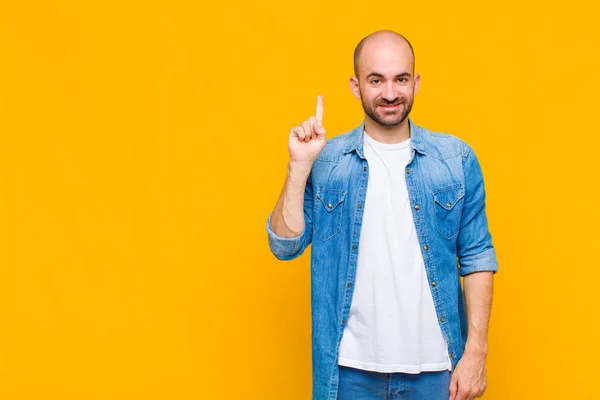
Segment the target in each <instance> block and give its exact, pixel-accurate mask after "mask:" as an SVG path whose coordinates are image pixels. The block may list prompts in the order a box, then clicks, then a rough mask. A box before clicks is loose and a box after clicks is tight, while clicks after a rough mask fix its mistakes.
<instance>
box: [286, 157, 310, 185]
mask: <svg viewBox="0 0 600 400" xmlns="http://www.w3.org/2000/svg"><path fill="white" fill-rule="evenodd" d="M311 169H312V162H300V161H292V160H290V162H289V163H288V168H287V173H288V176H289V177H290V178H292V180H294V181H298V180H299V181H304V182H306V179H308V176H309V175H310V170H311Z"/></svg>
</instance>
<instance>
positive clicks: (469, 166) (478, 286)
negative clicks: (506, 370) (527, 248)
mask: <svg viewBox="0 0 600 400" xmlns="http://www.w3.org/2000/svg"><path fill="white" fill-rule="evenodd" d="M463 170H464V174H465V203H464V205H463V214H462V216H461V226H460V231H459V234H458V238H457V242H456V246H457V257H458V262H459V265H460V275H461V276H464V294H465V306H466V309H467V322H468V333H467V343H466V347H465V352H464V354H463V356H462V358H461V360H460V361H459V363H458V365H457V366H456V369H455V371H454V373H453V374H452V380H451V382H450V400H472V399H475V398H476V397H481V396H483V393H484V392H485V389H486V387H487V378H486V366H485V363H486V357H487V348H488V345H487V343H488V342H487V335H488V325H489V319H490V312H491V307H492V291H493V279H494V278H493V276H494V274H495V273H496V271H497V270H498V260H497V258H496V250H495V248H494V246H493V244H492V236H491V234H490V232H489V230H488V221H487V216H486V213H485V188H484V182H483V174H482V172H481V166H480V165H479V162H478V160H477V157H476V156H475V153H474V152H473V150H472V149H471V148H470V147H469V146H468V145H465V148H464V151H463Z"/></svg>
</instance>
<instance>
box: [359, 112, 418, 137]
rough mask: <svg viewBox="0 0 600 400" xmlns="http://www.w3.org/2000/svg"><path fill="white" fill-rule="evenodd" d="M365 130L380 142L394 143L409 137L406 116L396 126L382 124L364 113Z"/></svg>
mask: <svg viewBox="0 0 600 400" xmlns="http://www.w3.org/2000/svg"><path fill="white" fill-rule="evenodd" d="M365 131H366V132H367V133H368V134H369V136H371V137H372V138H373V139H375V140H377V141H378V142H381V143H387V144H394V143H400V142H403V141H405V140H406V139H408V138H410V125H409V123H408V116H407V117H406V118H405V119H404V121H402V122H401V123H400V125H396V126H382V125H379V124H378V123H377V122H375V121H373V120H372V119H371V118H369V116H368V115H365Z"/></svg>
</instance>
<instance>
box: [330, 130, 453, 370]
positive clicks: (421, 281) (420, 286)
mask: <svg viewBox="0 0 600 400" xmlns="http://www.w3.org/2000/svg"><path fill="white" fill-rule="evenodd" d="M364 138H365V139H364V154H365V158H366V159H367V162H368V164H369V184H368V186H367V197H366V200H365V205H364V216H363V222H362V228H361V234H360V242H359V247H358V248H359V251H358V263H357V267H356V268H357V271H356V283H355V286H354V294H353V299H352V304H351V307H350V315H349V318H348V323H347V325H346V327H345V330H344V334H343V337H342V342H341V345H340V354H339V358H338V364H339V365H344V366H348V367H353V368H359V369H364V370H369V371H377V372H404V373H419V372H421V371H442V370H446V369H448V370H449V369H451V363H450V358H449V356H448V350H447V344H446V340H445V339H444V337H443V335H442V331H441V328H440V326H439V324H438V321H437V316H436V313H435V308H434V305H433V297H432V295H431V289H430V288H429V283H428V281H427V275H426V274H425V265H424V262H423V256H422V254H421V249H420V246H419V242H418V240H417V232H416V229H415V224H414V220H413V215H412V210H411V206H410V202H409V199H408V190H407V188H406V178H405V167H406V165H407V164H408V162H409V161H410V159H411V156H412V147H411V146H410V139H407V140H405V141H403V142H401V143H394V144H385V143H381V142H377V141H375V140H374V139H373V138H371V137H369V136H368V135H367V134H366V132H365V135H364Z"/></svg>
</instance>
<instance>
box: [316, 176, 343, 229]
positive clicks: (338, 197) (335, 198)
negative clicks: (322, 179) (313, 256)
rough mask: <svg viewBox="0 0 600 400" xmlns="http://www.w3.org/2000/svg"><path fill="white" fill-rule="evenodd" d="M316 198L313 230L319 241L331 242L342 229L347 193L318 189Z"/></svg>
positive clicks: (323, 188)
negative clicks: (343, 209)
mask: <svg viewBox="0 0 600 400" xmlns="http://www.w3.org/2000/svg"><path fill="white" fill-rule="evenodd" d="M316 197H317V201H315V202H314V204H315V207H314V223H313V229H314V232H315V233H316V234H317V236H318V237H319V239H321V240H323V241H325V240H329V239H331V238H332V237H333V236H335V235H336V234H337V233H338V232H339V231H340V230H341V229H342V208H343V202H344V198H345V197H346V192H345V191H343V190H334V189H327V188H325V187H317V195H316Z"/></svg>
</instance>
